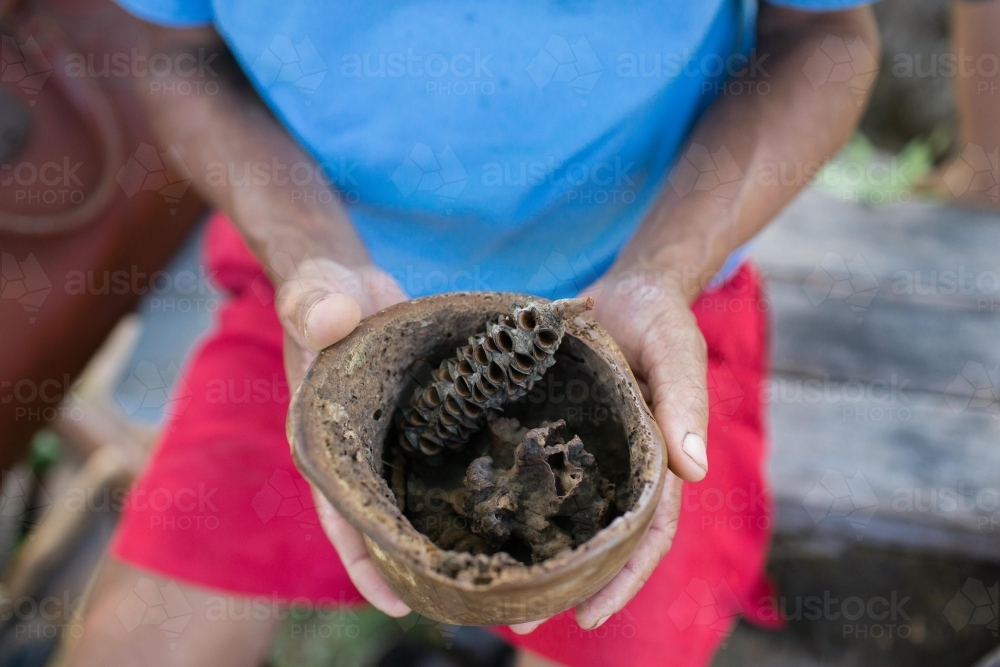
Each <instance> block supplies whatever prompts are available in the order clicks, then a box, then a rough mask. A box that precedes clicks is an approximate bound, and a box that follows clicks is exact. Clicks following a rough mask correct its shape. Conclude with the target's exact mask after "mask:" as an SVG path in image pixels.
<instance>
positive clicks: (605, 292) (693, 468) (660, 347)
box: [513, 274, 708, 633]
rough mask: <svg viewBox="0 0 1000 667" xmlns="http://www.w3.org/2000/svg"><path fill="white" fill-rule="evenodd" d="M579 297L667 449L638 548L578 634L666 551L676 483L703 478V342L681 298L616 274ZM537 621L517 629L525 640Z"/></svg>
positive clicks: (631, 591)
mask: <svg viewBox="0 0 1000 667" xmlns="http://www.w3.org/2000/svg"><path fill="white" fill-rule="evenodd" d="M581 296H591V297H593V298H594V310H593V316H594V318H595V319H597V321H598V322H600V323H601V324H602V325H603V326H604V328H605V329H607V330H608V332H609V333H611V336H612V337H613V338H614V339H615V342H616V343H618V346H619V347H620V348H621V349H622V351H623V352H624V353H625V358H626V359H627V360H628V363H629V366H630V367H631V369H632V372H633V374H634V375H635V377H636V379H637V380H638V382H639V387H640V389H641V390H642V393H643V397H644V398H645V399H646V402H647V403H648V404H649V405H650V406H651V407H652V410H653V416H654V417H655V418H656V423H657V424H658V425H659V427H660V430H661V431H662V432H663V437H664V439H665V440H666V443H667V464H668V466H669V468H670V472H668V473H667V479H666V482H665V484H664V487H663V494H662V495H661V497H660V500H659V504H658V505H657V508H656V513H655V514H654V516H653V521H652V524H651V525H650V527H649V531H648V532H647V533H646V536H645V537H644V538H643V539H642V542H640V543H639V548H638V549H636V552H635V553H634V554H632V557H631V558H630V559H629V561H628V562H627V563H626V564H625V567H624V568H622V570H621V572H619V573H618V574H617V575H615V577H614V578H613V579H612V580H611V581H610V582H609V583H608V584H607V585H606V586H605V587H604V588H602V589H601V590H600V591H598V592H597V593H596V594H595V595H594V596H593V597H591V598H590V599H588V600H586V601H585V602H583V603H582V604H580V605H579V606H578V607H577V608H576V619H577V623H579V624H580V627H581V628H584V629H594V628H596V627H598V626H600V625H601V624H602V623H604V621H606V620H607V619H608V617H609V616H611V615H612V614H614V613H615V612H617V611H619V610H620V609H621V608H622V607H624V606H625V604H626V603H627V602H628V601H629V600H631V599H632V598H633V597H634V596H635V594H636V593H638V592H639V589H640V588H642V586H643V584H645V583H646V580H647V579H649V576H650V575H651V574H652V573H653V570H654V569H655V568H656V566H657V565H658V564H659V562H660V560H661V559H662V558H663V557H664V556H665V555H666V553H667V551H669V550H670V545H671V543H672V542H673V538H674V533H675V532H676V531H677V519H678V516H679V514H680V508H681V480H686V481H690V482H697V481H699V480H701V479H703V478H704V477H705V475H706V474H707V473H708V457H707V454H706V447H705V442H706V435H707V431H708V389H707V387H706V380H705V373H706V365H707V360H706V359H707V357H706V349H705V339H704V337H703V336H702V334H701V331H700V330H699V329H698V325H697V323H696V321H695V317H694V314H693V313H692V312H691V309H690V307H689V306H688V303H687V301H686V300H685V299H684V297H683V296H682V295H681V293H680V291H679V290H678V289H676V288H674V287H672V286H670V284H669V283H667V282H665V281H656V280H654V279H653V278H649V277H642V276H629V275H625V276H623V275H622V274H617V275H610V276H606V277H605V278H602V279H601V280H600V281H598V282H597V283H596V284H595V285H593V286H592V287H590V288H589V289H587V290H586V291H585V292H584V293H583V294H582V295H581ZM543 622H544V621H534V622H532V623H522V624H520V625H518V626H515V627H513V630H514V631H515V632H520V633H527V632H531V631H532V630H534V629H535V628H536V627H538V626H539V625H540V624H541V623H543Z"/></svg>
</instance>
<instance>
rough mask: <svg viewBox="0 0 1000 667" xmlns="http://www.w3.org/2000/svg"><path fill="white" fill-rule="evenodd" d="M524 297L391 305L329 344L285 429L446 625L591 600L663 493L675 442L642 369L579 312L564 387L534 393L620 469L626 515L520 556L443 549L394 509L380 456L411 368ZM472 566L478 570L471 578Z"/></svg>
mask: <svg viewBox="0 0 1000 667" xmlns="http://www.w3.org/2000/svg"><path fill="white" fill-rule="evenodd" d="M528 298H531V299H535V300H539V299H537V298H536V297H527V296H526V295H522V294H511V293H497V292H485V293H484V292H475V293H473V292H466V293H456V294H447V295H441V296H430V297H424V298H421V299H415V300H412V301H407V302H404V303H400V304H398V305H396V306H393V307H391V308H387V309H385V310H383V311H382V312H380V313H376V314H375V315H372V316H371V317H369V318H366V319H365V320H364V321H362V322H361V324H360V325H359V326H358V328H357V329H355V330H354V331H353V332H352V333H351V334H350V335H349V336H347V338H345V339H344V340H342V341H340V342H339V343H337V344H336V345H333V346H331V347H329V348H327V349H325V350H323V351H322V352H321V353H320V354H319V356H318V357H317V358H316V360H315V361H314V362H313V364H312V366H311V367H310V369H309V371H308V373H307V374H306V377H305V380H304V381H303V382H302V384H301V386H300V387H299V388H298V390H297V391H296V392H295V396H294V397H293V399H292V405H291V409H290V411H289V416H288V437H289V440H290V442H291V445H292V454H293V456H294V458H295V462H296V465H298V467H299V469H300V470H301V471H302V474H303V475H305V477H306V478H307V479H308V480H309V481H311V482H312V483H313V484H314V485H315V486H316V487H317V488H319V490H320V491H321V492H322V493H323V495H324V496H326V498H328V499H329V500H330V502H331V503H333V506H334V507H336V508H337V510H338V511H339V512H340V513H341V514H342V515H343V516H344V518H345V519H347V521H349V522H350V523H351V525H353V526H354V527H355V528H357V529H358V530H359V531H361V533H362V534H363V535H364V537H365V544H366V545H367V547H368V551H369V553H370V554H371V556H372V560H373V561H374V563H375V566H376V567H377V568H378V570H379V572H380V573H381V574H382V576H383V577H385V580H386V581H387V582H388V583H389V586H390V587H391V588H392V589H393V590H394V591H395V592H396V593H397V594H398V595H399V597H400V598H402V599H403V601H404V602H406V604H407V605H409V606H410V608H411V609H413V610H414V611H416V612H418V613H420V614H422V615H424V616H427V617H428V618H431V619H433V620H435V621H439V622H442V623H449V624H456V625H508V624H512V623H524V622H527V621H533V620H538V619H541V618H546V617H549V616H553V615H555V614H558V613H560V612H562V611H565V610H566V609H569V608H571V607H574V606H576V605H577V604H579V603H581V602H583V601H584V600H586V599H587V598H588V597H590V596H592V595H593V594H594V593H596V592H597V591H598V590H600V589H601V588H602V587H603V586H604V585H605V584H607V583H608V581H610V580H611V578H612V577H614V576H615V574H617V573H618V571H619V570H621V568H622V567H623V566H624V565H625V563H626V562H627V561H628V559H629V557H630V556H631V555H632V553H633V552H634V551H635V549H636V547H637V546H638V544H639V541H640V540H641V539H642V537H643V535H645V533H646V530H647V529H648V528H649V524H650V522H651V521H652V518H653V512H654V510H655V508H656V504H657V501H658V499H659V497H660V494H661V492H662V488H663V483H664V477H665V475H666V448H665V446H664V443H663V436H662V435H661V434H660V431H659V429H658V428H657V426H656V423H655V422H654V421H653V417H652V415H651V414H650V412H649V409H648V408H647V407H646V403H645V401H644V400H643V399H642V396H641V394H640V393H639V388H638V386H637V385H636V382H635V378H634V377H633V376H632V373H631V372H630V371H629V368H628V364H627V363H626V361H625V358H624V356H623V355H622V353H621V351H620V350H619V349H618V347H617V346H616V345H615V343H614V342H613V341H612V340H611V336H610V335H609V334H608V333H607V332H606V331H605V330H604V329H603V328H602V327H601V326H600V325H598V324H597V323H596V322H594V320H593V319H590V318H588V317H577V318H576V319H575V320H573V321H572V322H570V323H569V325H568V327H567V333H566V336H565V337H564V339H563V343H562V345H561V346H560V348H559V351H558V352H557V353H556V356H557V362H556V365H555V366H553V367H552V368H551V369H550V370H549V371H548V373H547V374H546V378H549V377H550V376H552V377H554V378H562V380H560V381H559V382H555V381H553V386H563V387H565V388H566V390H567V391H566V393H565V394H562V395H560V396H555V395H552V396H549V397H548V398H543V400H541V401H535V402H534V404H533V405H532V406H530V410H532V411H533V412H532V414H531V415H530V416H531V417H533V418H535V419H542V418H545V419H551V420H554V419H560V418H562V419H566V420H567V422H568V423H569V426H570V427H571V428H573V429H574V432H576V433H577V434H579V435H580V436H581V438H582V439H583V441H584V444H585V446H586V447H587V449H588V451H591V452H592V453H594V455H595V457H596V458H597V461H598V465H599V466H600V467H601V470H602V472H603V471H608V470H614V471H616V472H614V474H615V476H616V478H615V479H613V481H615V482H616V488H617V489H618V495H617V505H618V507H619V510H618V511H619V512H620V515H619V516H617V517H616V518H614V520H613V521H611V523H610V524H609V525H608V526H606V527H605V528H602V529H601V530H600V531H598V533H597V534H596V535H595V536H594V537H592V538H591V539H590V540H588V541H586V542H584V543H583V544H581V545H580V546H578V547H576V548H574V549H567V550H563V551H562V552H560V553H559V554H557V555H556V556H554V557H552V558H550V559H548V560H546V561H544V562H542V563H539V564H535V565H523V564H518V565H516V566H512V565H510V564H504V565H498V564H497V563H495V562H493V560H492V559H491V557H489V556H478V557H474V556H471V555H469V554H459V553H457V552H454V551H445V550H443V549H441V548H439V547H438V546H436V545H435V544H434V543H433V542H431V541H430V540H429V539H428V538H427V537H426V536H424V535H423V534H421V533H419V532H418V531H417V530H416V529H415V528H414V527H413V526H412V525H411V524H410V522H409V520H408V519H407V518H406V517H405V516H404V515H403V513H402V512H401V511H400V510H399V508H398V507H397V505H396V501H395V497H394V495H393V493H392V491H391V490H390V489H389V486H388V484H387V483H386V481H385V479H384V478H383V461H382V452H383V446H384V444H385V441H386V435H387V434H388V432H389V430H390V428H391V425H392V417H393V414H394V412H395V410H396V406H397V405H398V403H399V401H400V400H401V399H402V398H404V391H406V390H407V383H408V382H411V381H412V380H411V377H410V375H409V372H410V369H411V368H413V366H414V365H415V364H416V363H419V362H421V361H424V362H427V363H430V364H433V365H435V366H436V365H437V363H438V362H439V361H440V360H441V359H443V358H445V357H447V356H449V355H450V354H451V353H453V352H454V349H455V348H456V347H458V346H459V345H463V344H465V341H466V339H467V338H468V337H469V336H471V335H472V334H474V333H476V332H478V331H481V330H482V329H483V325H484V323H485V322H486V321H487V320H488V319H491V318H495V317H496V316H497V315H498V314H500V313H505V312H509V311H510V308H511V306H512V305H513V304H514V303H515V302H523V301H524V300H525V299H528ZM553 374H555V375H553ZM544 381H545V378H543V382H544ZM560 382H561V383H562V384H560ZM574 383H577V384H574ZM578 383H582V384H578ZM588 383H589V384H588ZM585 386H586V387H589V388H590V392H591V394H592V396H591V400H590V401H589V403H587V402H577V403H573V402H572V399H573V396H572V395H571V394H570V390H571V387H577V390H576V392H577V394H580V392H581V391H582V390H581V389H579V388H580V387H585ZM410 389H412V386H411V387H410ZM580 395H582V394H580ZM543 397H544V394H543ZM557 398H558V400H556V399H557ZM549 399H551V400H549ZM598 399H599V400H598ZM512 409H514V408H512ZM515 411H516V410H515ZM567 411H569V412H571V413H572V414H570V415H568V418H567V414H566V413H567ZM577 413H578V414H577ZM526 425H527V424H526ZM536 425H537V424H536ZM605 474H607V472H605ZM465 568H473V572H472V574H474V576H472V577H470V576H469V574H470V572H469V571H468V570H466V569H465ZM460 571H462V572H463V573H464V576H461V577H460V576H458V572H460Z"/></svg>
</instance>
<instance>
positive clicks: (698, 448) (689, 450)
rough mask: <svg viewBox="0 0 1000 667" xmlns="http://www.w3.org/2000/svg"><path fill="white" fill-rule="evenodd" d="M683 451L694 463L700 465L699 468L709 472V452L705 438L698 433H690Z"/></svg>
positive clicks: (685, 437) (683, 444) (682, 446)
mask: <svg viewBox="0 0 1000 667" xmlns="http://www.w3.org/2000/svg"><path fill="white" fill-rule="evenodd" d="M681 449H683V450H684V453H685V454H687V455H688V456H690V457H691V460H692V461H694V462H695V463H697V464H698V467H700V468H701V469H702V470H704V471H705V472H708V452H707V451H706V449H705V438H703V437H701V436H700V435H698V434H697V433H688V434H687V435H685V436H684V442H683V443H682V444H681Z"/></svg>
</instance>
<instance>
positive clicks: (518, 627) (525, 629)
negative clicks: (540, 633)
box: [508, 618, 549, 635]
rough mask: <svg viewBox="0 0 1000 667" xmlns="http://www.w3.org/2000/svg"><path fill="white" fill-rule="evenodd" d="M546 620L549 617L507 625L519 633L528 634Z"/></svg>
mask: <svg viewBox="0 0 1000 667" xmlns="http://www.w3.org/2000/svg"><path fill="white" fill-rule="evenodd" d="M547 620H549V619H547V618H543V619H541V620H539V621H528V622H527V623H515V624H514V625H511V626H508V627H510V629H511V630H512V631H514V632H516V633H517V634H519V635H528V634H531V633H532V632H534V631H535V629H536V628H538V626H539V625H541V624H542V623H544V622H545V621H547Z"/></svg>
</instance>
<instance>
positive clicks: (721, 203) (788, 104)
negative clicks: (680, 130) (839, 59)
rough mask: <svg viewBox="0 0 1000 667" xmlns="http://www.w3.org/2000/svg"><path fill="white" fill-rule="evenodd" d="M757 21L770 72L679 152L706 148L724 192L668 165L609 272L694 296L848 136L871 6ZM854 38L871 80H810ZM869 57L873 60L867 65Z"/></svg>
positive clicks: (706, 121)
mask: <svg viewBox="0 0 1000 667" xmlns="http://www.w3.org/2000/svg"><path fill="white" fill-rule="evenodd" d="M758 25H759V31H758V34H759V38H758V45H757V48H758V52H759V53H760V54H762V55H761V57H763V55H764V54H766V55H767V60H765V61H764V63H762V64H763V67H764V70H765V71H766V72H767V74H768V76H767V77H766V78H763V79H762V78H760V77H761V76H762V75H761V73H760V71H758V72H757V73H756V76H757V78H756V79H755V80H754V81H753V82H752V83H754V84H755V87H753V88H751V87H750V86H746V85H744V86H743V90H748V89H749V90H754V91H755V92H753V93H752V94H743V95H724V96H723V97H721V98H720V99H719V100H718V101H717V102H716V103H715V104H714V105H713V106H712V107H711V108H710V109H709V110H708V111H707V112H706V114H705V115H704V116H703V118H702V119H701V121H700V122H699V123H698V125H697V126H696V127H695V129H694V131H693V132H692V134H691V136H690V137H689V139H688V143H687V145H686V146H685V147H684V148H683V149H682V152H681V155H682V156H686V157H688V158H696V156H697V155H698V153H699V152H700V153H702V154H704V152H706V151H707V153H708V154H710V155H712V157H713V159H714V163H715V166H716V167H717V168H718V171H717V172H716V174H715V176H717V177H718V179H719V180H720V181H722V182H724V183H725V182H728V184H729V187H728V189H727V188H726V187H725V186H723V187H721V188H716V187H710V186H711V185H712V184H707V185H706V184H705V183H704V182H702V183H699V182H697V181H696V182H694V183H692V182H691V181H690V179H688V181H687V182H684V181H683V177H684V176H685V175H684V174H681V173H680V172H679V171H677V169H679V168H675V172H674V174H673V175H672V176H671V179H670V181H671V182H668V183H667V184H665V185H664V188H663V191H662V193H661V195H660V197H659V198H658V200H657V202H656V203H655V205H654V206H653V208H652V210H651V211H650V212H649V214H648V215H647V216H646V219H645V220H644V221H643V223H642V225H641V226H640V228H639V231H638V232H637V234H636V236H635V237H634V238H633V239H632V241H631V242H630V243H629V244H628V245H627V246H626V248H625V249H624V250H623V251H622V253H621V254H620V256H619V258H618V260H617V261H616V262H615V265H614V266H613V267H612V270H611V274H612V275H616V274H620V273H623V272H626V271H627V272H629V273H631V274H636V273H638V274H640V275H642V276H654V277H655V278H654V279H655V280H657V281H667V282H668V283H669V284H670V285H671V286H672V287H675V288H677V289H679V290H681V291H682V292H683V296H684V298H686V299H687V300H688V302H691V301H693V300H694V299H695V298H696V297H697V296H698V294H699V293H700V292H701V291H702V289H704V287H705V286H706V285H707V284H708V282H710V281H711V279H712V277H713V276H714V275H715V274H716V272H717V271H718V270H719V269H720V268H721V267H722V265H723V263H724V262H725V260H726V258H727V257H728V256H729V254H730V253H732V251H733V250H735V249H736V248H738V247H739V246H740V245H741V244H743V243H745V242H746V241H747V240H748V239H750V238H751V237H752V236H753V235H754V234H756V233H757V232H758V231H759V230H760V229H761V228H762V227H763V226H764V225H766V224H767V223H768V222H769V221H770V220H771V218H773V217H774V216H775V215H776V214H777V213H778V212H779V211H780V210H781V209H782V207H784V206H785V204H787V203H788V201H789V200H791V198H792V197H793V196H794V195H795V194H796V192H798V191H799V190H800V189H801V188H802V187H803V186H804V185H806V184H807V183H808V182H809V180H810V178H811V176H812V175H813V174H815V173H816V171H817V170H818V169H819V166H820V165H822V164H823V163H824V162H825V161H827V160H828V159H829V158H830V157H831V156H832V155H833V154H834V153H835V152H836V151H837V149H838V148H839V147H840V146H841V145H842V144H843V143H844V141H846V140H847V138H849V137H850V135H851V132H852V131H853V130H854V128H855V126H856V124H857V121H858V118H859V116H860V115H861V112H862V110H863V107H864V102H865V101H866V99H867V93H868V89H869V88H870V86H871V83H872V82H873V80H874V76H875V74H874V71H872V69H873V67H874V63H875V62H877V58H878V37H877V33H876V31H875V27H874V20H873V19H872V17H871V14H870V12H869V11H868V10H855V11H850V12H842V13H834V14H816V15H804V14H801V13H797V12H790V11H788V10H782V9H777V8H775V7H771V6H767V5H762V6H761V16H760V21H759V24H758ZM859 38H860V40H861V42H859V43H858V46H860V45H861V44H863V45H864V47H863V48H855V49H853V50H852V52H851V55H852V61H857V63H856V64H857V65H858V66H859V69H861V70H863V71H866V72H870V74H869V75H868V77H867V78H865V77H861V78H858V79H855V80H852V81H850V82H842V81H832V80H830V81H824V82H822V83H821V85H818V86H814V82H815V78H814V81H813V82H811V81H810V79H809V77H808V76H807V75H806V69H807V66H806V64H807V62H808V61H809V59H810V58H811V57H813V56H815V55H816V54H817V52H818V50H819V48H820V46H821V45H822V44H823V42H824V40H828V43H829V42H830V41H832V42H834V43H836V44H840V43H841V42H840V40H842V43H843V44H845V45H848V46H852V45H855V42H856V40H858V39H859ZM867 56H871V58H872V59H873V62H872V63H868V62H865V60H866V58H867ZM747 76H748V77H750V76H754V73H753V72H749V71H748V73H747ZM833 78H837V77H833ZM763 82H766V83H767V84H768V89H767V92H766V94H764V92H762V89H761V85H760V84H761V83H763ZM730 158H731V162H730V161H729V160H730ZM683 159H685V158H684V157H682V160H683ZM695 161H697V160H695ZM727 165H728V167H727ZM699 166H702V165H699ZM734 167H735V169H734ZM702 168H704V167H703V166H702ZM737 170H738V171H737ZM674 184H676V185H677V186H675V185H674Z"/></svg>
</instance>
